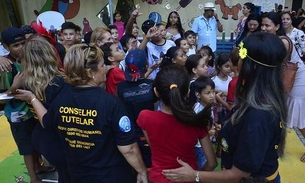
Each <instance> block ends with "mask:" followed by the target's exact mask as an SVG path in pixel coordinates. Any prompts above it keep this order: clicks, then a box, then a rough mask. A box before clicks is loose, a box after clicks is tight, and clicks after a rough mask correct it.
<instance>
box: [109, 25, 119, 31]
mask: <svg viewBox="0 0 305 183" xmlns="http://www.w3.org/2000/svg"><path fill="white" fill-rule="evenodd" d="M108 29H109V30H112V29H116V30H118V28H117V26H116V25H112V24H110V25H108Z"/></svg>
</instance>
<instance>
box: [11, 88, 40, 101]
mask: <svg viewBox="0 0 305 183" xmlns="http://www.w3.org/2000/svg"><path fill="white" fill-rule="evenodd" d="M12 95H13V96H14V98H15V99H19V100H23V101H26V102H27V103H31V101H32V100H33V99H34V98H36V96H35V95H34V94H33V93H32V92H31V91H29V90H21V89H17V90H16V93H13V94H12Z"/></svg>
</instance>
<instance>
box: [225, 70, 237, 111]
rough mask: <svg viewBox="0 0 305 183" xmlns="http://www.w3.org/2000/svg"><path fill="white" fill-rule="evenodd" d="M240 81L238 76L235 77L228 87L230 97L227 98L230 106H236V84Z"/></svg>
mask: <svg viewBox="0 0 305 183" xmlns="http://www.w3.org/2000/svg"><path fill="white" fill-rule="evenodd" d="M237 81H238V76H236V77H234V78H233V79H232V80H231V81H230V83H229V86H228V96H227V101H228V103H229V104H231V105H234V104H235V89H236V84H237Z"/></svg>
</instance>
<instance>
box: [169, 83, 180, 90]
mask: <svg viewBox="0 0 305 183" xmlns="http://www.w3.org/2000/svg"><path fill="white" fill-rule="evenodd" d="M173 88H178V86H177V85H176V84H171V85H170V86H169V89H170V90H172V89H173Z"/></svg>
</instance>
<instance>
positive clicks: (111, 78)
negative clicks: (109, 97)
mask: <svg viewBox="0 0 305 183" xmlns="http://www.w3.org/2000/svg"><path fill="white" fill-rule="evenodd" d="M125 80H126V79H125V75H124V71H123V70H122V69H120V68H119V67H115V68H113V69H111V70H110V71H109V72H108V73H107V79H106V91H107V92H108V93H110V94H113V95H116V86H117V85H118V83H119V82H121V81H125Z"/></svg>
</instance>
